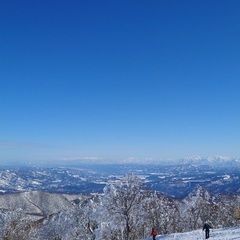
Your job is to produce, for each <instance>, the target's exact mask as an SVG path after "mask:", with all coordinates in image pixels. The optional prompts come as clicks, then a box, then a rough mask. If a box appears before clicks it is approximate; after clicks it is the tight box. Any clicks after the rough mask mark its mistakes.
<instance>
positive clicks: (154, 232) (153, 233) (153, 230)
mask: <svg viewBox="0 0 240 240" xmlns="http://www.w3.org/2000/svg"><path fill="white" fill-rule="evenodd" d="M151 236H152V237H153V240H156V236H157V230H156V229H155V228H152V232H151Z"/></svg>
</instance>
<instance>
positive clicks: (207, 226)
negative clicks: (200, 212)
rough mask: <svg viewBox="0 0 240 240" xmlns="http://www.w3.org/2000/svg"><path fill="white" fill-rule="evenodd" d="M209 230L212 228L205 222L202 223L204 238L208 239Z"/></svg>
mask: <svg viewBox="0 0 240 240" xmlns="http://www.w3.org/2000/svg"><path fill="white" fill-rule="evenodd" d="M210 228H212V227H211V226H210V225H209V224H208V223H207V222H205V223H204V225H203V229H202V230H203V231H204V230H205V238H206V239H208V238H209V230H210Z"/></svg>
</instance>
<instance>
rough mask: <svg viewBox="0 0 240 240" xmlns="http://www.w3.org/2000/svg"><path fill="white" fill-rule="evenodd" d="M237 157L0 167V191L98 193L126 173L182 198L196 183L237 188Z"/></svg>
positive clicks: (227, 189) (226, 189)
mask: <svg viewBox="0 0 240 240" xmlns="http://www.w3.org/2000/svg"><path fill="white" fill-rule="evenodd" d="M239 170H240V160H239V159H238V158H223V157H209V158H198V157H196V158H189V159H182V160H179V161H171V162H155V163H145V164H142V163H128V164H126V163H118V164H115V163H114V164H113V163H101V164H99V163H94V162H91V163H86V162H77V161H75V162H73V163H70V162H69V163H68V165H62V167H59V166H52V167H44V166H42V167H32V166H14V167H13V166H11V167H8V166H0V192H1V193H2V194H4V193H14V192H24V191H30V190H31V191H39V190H40V191H47V192H52V193H71V194H79V193H87V194H89V193H101V192H102V191H103V188H104V186H106V185H107V184H109V183H112V182H114V181H118V180H119V178H120V177H121V176H123V175H126V174H135V175H138V176H139V177H140V178H141V179H142V181H143V183H144V185H145V186H146V187H147V188H149V189H151V190H157V191H160V192H163V193H165V194H168V195H170V196H173V197H177V198H183V197H185V196H186V195H187V194H188V193H189V192H191V191H192V190H193V189H194V188H195V187H196V186H197V185H201V186H203V187H205V188H206V189H208V190H209V191H210V192H212V193H224V194H235V193H239V191H240V175H239Z"/></svg>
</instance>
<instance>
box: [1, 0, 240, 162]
mask: <svg viewBox="0 0 240 240" xmlns="http://www.w3.org/2000/svg"><path fill="white" fill-rule="evenodd" d="M239 142H240V1H238V0H231V1H227V0H225V1H223V0H211V1H208V0H203V1H192V0H189V1H186V0H183V1H179V0H175V1H171V0H153V1H143V0H133V1H129V0H128V1H125V0H121V1H112V0H108V1H105V0H103V1H97V0H93V1H87V0H80V1H77V0H72V1H63V0H56V1H52V0H50V1H49V0H42V1H30V0H29V1H25V0H18V1H16V0H13V1H8V0H3V1H1V3H0V161H9V162H11V161H55V160H59V161H61V160H62V159H65V160H66V159H88V158H89V159H110V160H113V161H115V160H121V159H122V160H125V159H128V158H131V159H148V158H153V159H164V160H165V159H178V158H182V157H189V156H196V155H199V156H212V155H223V156H231V157H239V156H240V147H239ZM146 161H147V160H146Z"/></svg>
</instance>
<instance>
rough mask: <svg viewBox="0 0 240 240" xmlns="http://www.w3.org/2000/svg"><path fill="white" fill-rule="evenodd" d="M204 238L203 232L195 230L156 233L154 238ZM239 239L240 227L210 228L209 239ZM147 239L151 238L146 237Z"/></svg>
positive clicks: (157, 239) (173, 239)
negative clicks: (166, 233) (163, 233)
mask: <svg viewBox="0 0 240 240" xmlns="http://www.w3.org/2000/svg"><path fill="white" fill-rule="evenodd" d="M200 239H205V232H204V231H202V230H196V231H192V232H186V233H173V234H168V235H158V236H157V237H156V240H200ZM211 239H213V240H233V239H235V240H236V239H239V240H240V227H231V228H222V229H211V230H210V237H209V240H211ZM147 240H152V238H148V239H147Z"/></svg>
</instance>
